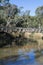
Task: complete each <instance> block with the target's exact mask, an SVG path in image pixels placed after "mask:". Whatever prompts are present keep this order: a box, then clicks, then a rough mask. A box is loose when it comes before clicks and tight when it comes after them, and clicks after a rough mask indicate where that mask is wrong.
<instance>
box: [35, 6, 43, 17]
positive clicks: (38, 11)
mask: <svg viewBox="0 0 43 65" xmlns="http://www.w3.org/2000/svg"><path fill="white" fill-rule="evenodd" d="M35 13H36V15H37V16H40V17H42V16H43V6H41V7H38V8H37V9H36V11H35Z"/></svg>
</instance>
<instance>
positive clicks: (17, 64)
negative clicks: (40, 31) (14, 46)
mask: <svg viewBox="0 0 43 65" xmlns="http://www.w3.org/2000/svg"><path fill="white" fill-rule="evenodd" d="M18 54H19V56H18V57H17V59H16V60H14V58H15V57H14V58H13V59H12V58H11V59H6V60H5V59H3V60H0V65H43V56H41V57H39V58H37V59H36V58H35V53H34V51H33V50H32V51H30V52H25V53H24V52H23V50H19V51H18Z"/></svg>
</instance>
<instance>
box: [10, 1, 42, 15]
mask: <svg viewBox="0 0 43 65" xmlns="http://www.w3.org/2000/svg"><path fill="white" fill-rule="evenodd" d="M10 3H12V4H16V5H17V6H18V7H24V11H25V10H30V11H31V13H30V14H31V15H32V16H34V15H35V10H36V8H37V7H39V6H43V0H10Z"/></svg>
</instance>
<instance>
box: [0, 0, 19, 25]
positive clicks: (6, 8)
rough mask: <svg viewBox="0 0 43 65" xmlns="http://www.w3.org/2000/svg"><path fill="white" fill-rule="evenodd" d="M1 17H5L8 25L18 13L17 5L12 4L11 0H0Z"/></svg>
mask: <svg viewBox="0 0 43 65" xmlns="http://www.w3.org/2000/svg"><path fill="white" fill-rule="evenodd" d="M0 3H1V4H2V5H0V17H1V18H4V19H5V20H6V22H7V24H6V26H8V25H9V24H10V22H12V21H13V19H14V17H15V15H16V14H17V13H18V11H19V10H18V7H17V6H16V5H13V4H10V3H9V0H0Z"/></svg>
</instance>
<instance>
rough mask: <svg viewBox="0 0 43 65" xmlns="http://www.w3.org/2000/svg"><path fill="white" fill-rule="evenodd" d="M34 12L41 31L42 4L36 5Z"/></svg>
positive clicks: (42, 24)
mask: <svg viewBox="0 0 43 65" xmlns="http://www.w3.org/2000/svg"><path fill="white" fill-rule="evenodd" d="M35 13H36V16H37V20H38V23H39V32H40V31H41V27H42V26H43V23H42V22H43V21H42V18H43V6H41V7H38V8H37V9H36V11H35Z"/></svg>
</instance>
